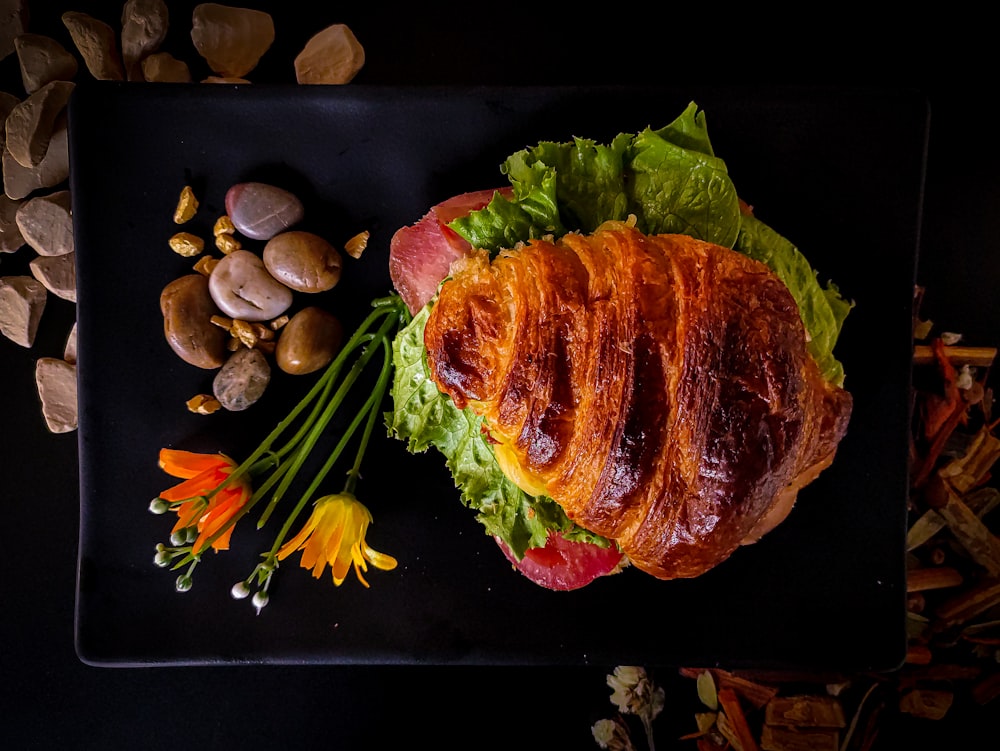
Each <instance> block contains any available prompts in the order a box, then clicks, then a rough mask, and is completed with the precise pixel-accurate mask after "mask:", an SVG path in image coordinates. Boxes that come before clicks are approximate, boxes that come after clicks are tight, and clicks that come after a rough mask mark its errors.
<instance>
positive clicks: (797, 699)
mask: <svg viewBox="0 0 1000 751" xmlns="http://www.w3.org/2000/svg"><path fill="white" fill-rule="evenodd" d="M764 722H765V723H767V724H769V725H786V726H789V725H791V726H795V727H813V728H842V727H844V726H845V725H846V724H847V722H846V719H845V718H844V708H843V707H842V706H841V704H840V700H839V699H837V697H835V696H822V695H817V696H811V695H805V694H803V695H797V696H776V697H774V698H773V699H771V701H769V702H768V703H767V707H766V708H765V710H764Z"/></svg>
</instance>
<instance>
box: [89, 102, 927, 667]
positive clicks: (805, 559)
mask: <svg viewBox="0 0 1000 751" xmlns="http://www.w3.org/2000/svg"><path fill="white" fill-rule="evenodd" d="M692 100H693V101H696V102H697V103H698V105H699V106H701V107H702V108H703V109H704V111H705V113H706V116H707V121H708V129H709V135H710V137H711V138H712V142H713V146H714V147H715V151H716V153H717V155H719V156H720V157H721V158H722V159H724V160H725V161H726V163H727V166H728V168H729V172H730V175H731V176H732V178H733V181H734V183H735V184H736V186H737V189H738V190H739V192H740V195H741V197H742V198H743V199H744V200H746V201H747V202H748V203H750V204H751V205H752V206H754V209H755V212H756V214H757V216H759V217H760V218H761V219H762V220H764V221H765V222H767V223H768V224H770V225H771V226H772V227H774V228H775V229H777V230H778V231H779V232H781V233H782V234H784V235H785V236H786V237H788V238H789V239H790V240H792V242H794V243H795V244H796V245H797V246H798V247H799V248H800V249H801V250H802V251H803V252H804V253H805V254H806V256H807V257H808V258H809V259H810V260H811V261H812V263H813V266H814V268H816V269H817V271H818V274H819V275H820V280H821V281H822V282H825V281H826V280H827V279H832V280H834V281H835V282H836V283H837V284H838V285H839V287H840V289H841V291H842V293H843V294H844V295H845V296H846V297H848V298H851V299H853V300H855V301H856V303H857V304H856V307H855V309H854V310H853V311H852V313H851V314H850V316H849V317H848V320H847V323H846V325H845V327H844V331H843V334H842V337H841V342H840V344H839V346H838V350H837V354H838V356H839V357H840V359H841V360H842V362H843V363H844V366H845V369H846V373H847V381H846V387H847V388H848V390H850V391H851V392H852V394H853V396H854V399H855V406H854V414H853V417H852V421H851V425H850V429H849V432H848V435H847V436H846V438H845V439H844V441H843V443H842V444H841V447H840V451H839V454H838V456H837V459H836V461H835V463H834V465H833V467H831V468H830V469H829V470H827V471H826V472H824V473H823V475H822V476H821V477H820V478H819V479H818V480H817V481H816V482H814V483H813V484H812V485H810V486H808V487H807V488H806V489H805V490H804V491H803V492H802V493H801V494H800V497H799V501H798V504H797V506H796V508H795V509H794V511H793V512H792V514H791V516H790V517H789V518H788V519H787V520H786V521H785V522H784V523H783V524H782V525H781V526H780V527H779V528H778V529H776V530H775V531H774V532H772V533H771V534H770V535H768V536H767V537H766V538H765V539H764V540H763V541H761V542H760V543H758V544H756V545H753V546H750V547H746V548H742V549H740V550H738V551H737V552H736V553H735V554H734V555H733V557H732V558H731V559H729V560H728V561H726V562H725V563H723V564H722V565H720V566H718V567H717V568H716V569H714V570H712V571H710V572H709V573H707V574H705V575H703V576H702V577H700V578H697V579H693V580H682V581H672V582H665V581H658V580H655V579H653V578H651V577H649V576H646V575H643V574H641V573H639V572H638V571H636V570H626V571H625V572H623V573H621V574H619V575H617V576H612V577H605V578H603V579H600V580H598V581H596V582H594V583H593V584H591V585H590V586H588V587H586V588H584V589H581V590H578V591H573V592H552V591H548V590H545V589H542V588H540V587H538V586H536V585H533V584H531V583H530V582H529V581H528V580H526V579H525V578H523V577H521V576H520V575H518V574H517V573H515V572H513V571H512V570H511V567H510V565H509V564H508V562H507V561H506V559H505V558H504V556H503V555H502V554H501V553H500V551H499V549H498V548H497V546H496V545H495V544H494V542H493V541H492V540H491V539H489V538H488V537H487V536H486V535H485V534H483V531H482V528H481V527H480V526H479V524H478V523H477V522H476V521H475V520H474V518H473V515H472V513H471V512H470V511H468V510H467V509H465V508H464V507H463V506H462V505H461V503H460V502H459V498H458V493H457V491H456V490H455V488H454V485H453V483H452V481H451V478H450V476H449V475H448V473H447V471H446V469H445V468H444V464H443V461H442V460H441V458H440V456H438V455H437V454H435V453H433V452H431V453H427V454H423V455H416V456H414V455H410V454H408V453H407V451H406V449H405V447H404V445H403V444H402V443H401V442H399V441H395V440H393V439H391V438H389V437H388V436H387V435H385V431H383V430H377V431H376V435H375V439H374V441H373V444H372V448H371V450H370V452H369V455H368V456H367V458H366V463H365V467H364V477H363V479H362V481H361V484H360V486H359V491H358V492H359V496H360V498H361V499H362V500H363V501H364V502H365V503H366V504H367V505H368V506H369V508H371V509H372V512H373V514H374V518H375V521H374V524H373V525H372V527H371V528H370V530H369V542H370V543H371V544H372V546H373V547H375V548H376V549H378V550H382V551H385V552H388V553H390V554H392V555H394V556H395V557H397V558H398V560H399V567H398V568H397V569H396V570H395V571H393V572H390V573H386V572H380V571H374V570H372V571H370V572H369V575H368V580H369V582H370V583H371V588H370V589H365V588H364V587H362V586H361V585H360V584H359V583H358V582H357V581H356V580H355V579H354V578H353V577H351V578H349V579H348V580H347V581H346V582H345V583H344V585H343V586H341V587H339V588H337V587H334V586H333V584H332V582H331V581H330V580H329V578H327V577H324V579H323V580H320V581H316V580H314V579H312V578H311V577H310V575H309V572H307V571H305V570H303V569H301V568H299V567H298V565H297V556H295V557H293V558H291V559H289V560H288V561H287V562H286V564H284V565H283V566H282V567H281V569H280V570H279V572H278V573H277V575H276V577H275V581H274V584H273V586H272V588H271V604H269V605H268V607H267V608H265V609H264V610H263V611H262V612H261V614H260V615H258V616H255V615H254V611H253V608H252V607H251V606H250V603H249V602H247V601H236V600H233V599H231V598H230V596H229V590H230V587H231V586H232V585H233V584H234V583H235V582H237V581H239V580H241V579H243V578H245V577H246V576H247V575H248V574H249V573H250V571H251V570H252V569H253V566H254V565H255V564H256V562H257V560H258V557H257V556H258V554H259V553H261V552H263V551H264V550H266V549H267V548H269V547H270V545H271V542H272V540H273V536H274V534H275V531H276V529H277V526H278V524H279V523H280V519H278V520H276V521H272V522H270V523H269V525H268V526H265V527H264V528H263V529H262V530H257V529H255V527H254V524H253V523H252V522H250V523H247V522H246V521H245V522H243V523H241V525H239V526H238V527H237V528H236V531H235V533H234V535H233V541H232V542H233V544H232V549H231V550H230V551H228V552H223V553H218V554H215V553H210V554H207V555H206V556H204V560H203V561H202V563H201V564H200V566H199V568H198V570H197V572H196V574H195V579H194V586H193V588H192V589H191V590H190V591H189V592H187V593H184V594H180V593H177V592H175V591H174V579H175V576H176V574H175V573H171V572H170V571H167V570H163V569H160V568H157V567H155V566H154V565H153V554H154V546H155V545H156V543H158V542H164V541H166V539H167V537H168V535H169V528H170V526H171V522H170V520H169V519H167V518H166V517H159V516H155V515H153V514H151V513H149V511H148V510H147V506H148V503H149V501H150V499H152V498H154V497H155V496H156V495H157V494H158V493H159V492H160V491H162V490H163V489H165V488H166V487H168V486H169V485H171V484H173V482H174V481H173V480H172V479H171V478H169V477H168V476H167V475H165V474H164V473H163V472H162V471H160V470H159V468H158V467H157V454H158V451H159V449H160V448H161V447H175V448H188V449H192V450H197V451H211V452H214V451H223V452H226V453H229V454H231V455H233V456H236V457H237V458H239V457H241V456H244V455H245V454H246V452H247V451H249V450H250V449H251V448H252V447H253V446H254V445H255V444H256V442H257V441H258V440H259V439H260V438H262V437H263V436H264V435H265V434H266V433H267V431H269V430H270V428H271V427H272V425H273V424H274V422H275V421H276V420H277V419H278V418H279V417H280V416H281V415H282V414H283V412H284V410H285V409H287V408H288V406H290V405H291V404H292V403H294V401H296V400H297V399H298V398H299V397H300V396H301V395H302V394H304V393H305V391H306V389H307V387H308V385H311V383H312V380H311V379H310V377H309V376H299V377H297V378H293V377H291V376H287V377H283V374H280V373H279V374H277V375H276V376H275V378H274V381H273V382H272V384H271V386H270V387H269V389H268V392H267V393H266V394H265V397H264V399H263V400H262V401H261V402H260V403H258V404H257V405H254V406H253V407H252V408H251V409H249V410H246V411H245V412H241V413H224V414H216V415H213V416H211V417H206V416H199V415H193V414H190V413H188V412H187V410H186V408H185V406H184V403H185V401H186V400H187V399H188V398H189V397H190V396H192V395H194V394H196V393H199V392H204V391H207V390H210V388H211V374H210V373H208V372H206V371H200V370H197V369H195V368H193V367H191V366H188V365H186V364H185V363H183V362H182V361H180V360H179V359H178V358H177V357H176V356H175V355H174V354H173V353H172V352H171V351H170V350H169V348H168V346H167V344H166V342H165V341H164V338H163V335H162V318H161V315H160V311H159V294H160V291H161V290H162V288H163V287H164V286H165V285H166V284H167V283H168V282H169V281H171V280H172V279H173V278H175V277H177V276H178V275H180V274H181V273H185V272H187V271H188V270H189V269H190V262H189V261H188V260H185V259H183V258H180V257H179V256H177V255H176V254H174V253H173V252H171V250H170V249H169V247H168V246H167V239H168V238H169V237H170V236H171V235H172V234H173V233H174V232H176V231H177V229H178V228H177V226H176V225H174V224H173V221H172V215H173V210H174V207H175V205H176V202H177V197H178V195H179V193H180V190H181V188H182V187H183V186H184V185H186V184H190V185H192V186H193V187H194V188H195V191H196V193H197V194H198V196H199V198H200V199H201V202H202V203H201V208H200V210H199V214H198V216H197V217H196V219H195V220H194V221H193V222H192V224H191V225H190V226H189V227H188V229H191V230H192V231H196V232H200V233H201V234H203V236H206V237H209V238H211V225H212V223H213V222H214V220H215V218H217V217H218V216H219V215H221V214H222V213H223V212H224V210H225V209H224V205H223V198H224V194H225V191H226V189H227V188H228V187H229V186H230V185H232V184H234V183H237V182H241V181H246V180H263V181H265V182H272V183H275V184H278V185H282V186H283V187H286V188H289V189H291V190H292V191H293V192H295V193H297V194H298V195H299V196H300V197H301V198H302V200H303V202H304V203H305V206H306V218H305V219H304V221H303V224H302V225H301V226H302V228H303V229H311V230H313V231H316V232H318V233H320V234H324V235H325V236H326V237H328V238H329V239H331V241H333V242H334V243H335V244H342V243H343V242H344V241H345V240H346V239H347V238H349V237H350V236H352V235H353V234H354V233H356V232H358V231H360V230H362V229H367V230H370V232H371V239H370V242H369V245H368V248H367V250H366V252H365V253H364V255H363V256H362V257H361V259H359V260H357V261H355V260H353V259H347V261H348V263H347V264H346V267H345V272H344V277H343V280H342V281H341V283H340V284H339V285H338V286H337V287H336V288H335V289H334V290H332V291H330V292H329V293H324V297H323V304H325V305H328V306H329V307H331V309H333V310H334V311H335V312H337V313H338V314H339V315H341V317H342V318H343V320H344V322H345V325H346V326H347V328H348V329H351V328H352V327H353V325H354V324H356V323H357V322H358V321H359V320H360V318H361V317H362V316H363V315H364V314H365V313H366V312H367V309H368V303H369V301H370V300H371V299H372V298H374V297H377V296H380V295H383V294H385V293H387V292H389V291H390V282H389V277H388V270H387V258H388V248H389V239H390V237H391V235H392V233H393V232H394V231H395V230H396V229H397V228H398V227H400V226H403V225H406V224H410V223H412V222H414V221H416V220H417V219H419V218H420V217H421V216H422V215H423V214H424V212H426V211H427V209H428V208H429V207H430V206H431V205H433V204H434V203H437V202H438V201H441V200H443V199H445V198H448V197H449V196H451V195H453V194H457V193H461V192H465V191H470V190H477V189H481V188H491V187H496V186H499V185H503V184H506V179H505V178H504V177H503V176H502V175H501V174H500V171H499V165H500V164H501V162H502V161H503V160H504V158H505V157H506V156H507V155H508V154H510V153H511V152H513V151H515V150H517V149H520V148H523V147H525V146H529V145H532V144H534V143H536V142H538V141H540V140H554V141H563V140H568V139H570V138H572V137H573V136H580V137H584V138H590V139H593V140H596V141H598V142H606V141H609V140H610V139H611V138H612V137H614V136H615V135H616V134H618V133H619V132H636V131H638V130H641V129H643V128H644V127H646V126H651V127H653V128H658V127H661V126H663V125H665V124H667V123H668V122H670V121H671V120H673V119H674V118H675V117H676V116H677V115H678V114H679V113H680V112H681V111H682V110H683V109H684V107H685V106H686V105H687V104H688V102H689V101H692ZM927 127H928V111H927V106H926V102H925V101H924V99H923V97H922V96H920V95H919V94H918V93H916V92H910V91H881V90H857V89H811V88H809V89H805V88H795V89H787V88H785V89H757V88H752V87H740V88H718V87H710V88H708V87H695V88H683V87H664V88H649V87H642V88H629V87H622V88H619V87H601V88H593V87H573V86H566V87H556V88H553V87H544V88H543V87H521V88H506V87H505V88H500V87H496V88H486V87H463V88H454V87H448V88H446V87H410V88H398V87H379V86H367V87H366V86H354V85H351V86H343V87H306V86H301V87H297V86H278V85H275V86H268V85H253V86H224V85H216V86H208V85H205V86H197V85H183V84H179V85H173V84H150V85H146V84H136V83H130V84H121V83H111V82H94V83H92V84H85V85H81V86H79V87H78V90H77V91H76V93H75V94H74V96H73V99H72V101H71V103H70V133H71V141H70V155H71V190H72V194H73V211H74V221H75V225H76V233H77V234H76V244H77V256H78V284H79V298H78V316H79V352H80V354H79V386H80V429H79V446H80V463H81V466H80V473H81V488H80V492H81V498H80V501H81V515H80V519H81V529H80V550H79V581H78V592H77V618H76V645H77V652H78V655H79V657H80V659H81V660H83V661H84V662H87V663H89V664H94V665H115V666H140V665H168V664H220V663H282V664H298V663H303V664H305V663H317V664H324V663H326V664H333V663H341V664H346V663H353V664H480V665H490V664H494V665H499V664H524V665H527V664H551V665H582V664H628V663H631V664H646V665H723V666H728V667H732V668H738V667H753V668H761V669H786V668H792V669H833V670H858V669H890V668H893V667H895V666H897V665H898V664H899V663H900V662H901V660H902V658H903V654H904V651H905V632H904V613H905V608H904V598H905V571H904V536H905V518H906V517H905V506H906V496H907V486H908V475H907V445H908V436H909V419H910V408H909V387H910V363H911V358H910V353H911V345H912V342H911V338H910V332H911V302H912V296H913V287H914V278H915V267H916V259H917V247H918V239H919V226H920V211H921V200H922V189H923V176H924V162H925V146H926V138H927ZM345 470H346V466H345ZM339 477H342V476H341V475H338V473H337V472H334V473H333V475H332V476H331V478H332V479H330V480H328V484H329V485H330V487H329V489H328V490H327V491H326V492H335V491H336V490H339V483H340V480H339ZM279 515H280V512H279Z"/></svg>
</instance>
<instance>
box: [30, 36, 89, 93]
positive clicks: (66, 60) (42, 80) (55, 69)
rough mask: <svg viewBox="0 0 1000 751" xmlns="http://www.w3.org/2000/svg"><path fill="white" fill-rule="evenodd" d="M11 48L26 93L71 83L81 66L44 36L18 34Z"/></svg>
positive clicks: (66, 51) (58, 45) (51, 39)
mask: <svg viewBox="0 0 1000 751" xmlns="http://www.w3.org/2000/svg"><path fill="white" fill-rule="evenodd" d="M14 48H15V49H16V50H17V61H18V64H19V65H20V66H21V82H22V83H23V84H24V90H25V91H26V92H27V93H28V94H34V93H35V92H36V91H38V90H39V89H40V88H42V87H43V86H44V85H45V84H47V83H50V82H52V81H72V80H73V77H74V76H75V75H76V72H77V70H79V67H80V66H79V63H77V61H76V58H75V57H74V56H73V54H72V53H71V52H69V50H67V49H66V48H65V47H63V46H62V45H61V44H60V43H59V42H58V41H57V40H56V39H53V38H52V37H50V36H45V35H44V34H21V36H19V37H18V38H17V39H15V40H14Z"/></svg>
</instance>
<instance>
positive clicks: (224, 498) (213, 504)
mask: <svg viewBox="0 0 1000 751" xmlns="http://www.w3.org/2000/svg"><path fill="white" fill-rule="evenodd" d="M236 466H237V465H236V462H234V461H233V460H232V459H230V458H229V457H228V456H225V455H224V454H198V453H195V452H193V451H179V450H176V449H161V450H160V468H161V469H162V470H163V471H164V472H166V473H167V474H169V475H171V476H173V477H179V478H181V479H182V480H183V482H180V483H178V484H177V485H174V486H173V487H172V488H169V489H168V490H165V491H164V492H162V493H160V498H162V499H163V500H165V501H168V502H169V503H177V502H181V503H180V505H179V506H177V508H176V511H177V524H175V525H174V528H173V531H174V532H177V531H179V530H182V529H186V528H187V527H190V526H192V525H194V524H197V528H198V539H196V540H195V543H194V545H193V547H192V552H193V553H195V554H197V553H199V552H201V550H202V549H203V548H204V547H205V544H206V542H207V541H208V540H209V538H211V537H212V535H214V534H216V533H217V532H218V531H219V530H220V529H222V528H223V527H225V526H226V525H227V524H228V523H229V522H230V520H232V518H233V517H234V516H236V515H237V514H238V513H239V512H240V510H241V509H242V508H243V506H244V505H245V504H246V502H247V500H248V499H249V498H250V495H251V489H250V483H249V482H247V480H246V478H244V477H239V478H237V479H236V480H235V481H233V482H230V483H228V484H227V485H226V486H225V487H224V488H222V489H221V490H216V489H217V488H218V487H219V486H220V485H221V484H222V483H223V482H224V481H226V480H227V479H228V478H229V476H230V475H231V474H232V472H233V470H234V469H235V468H236ZM232 533H233V527H229V528H228V529H227V530H226V531H225V532H223V533H222V534H220V535H219V536H218V538H217V539H216V540H214V541H213V542H212V547H213V548H215V549H216V550H228V549H229V538H230V537H231V536H232Z"/></svg>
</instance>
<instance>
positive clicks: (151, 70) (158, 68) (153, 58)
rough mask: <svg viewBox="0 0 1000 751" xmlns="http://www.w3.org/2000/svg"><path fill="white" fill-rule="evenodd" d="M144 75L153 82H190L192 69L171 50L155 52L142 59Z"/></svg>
mask: <svg viewBox="0 0 1000 751" xmlns="http://www.w3.org/2000/svg"><path fill="white" fill-rule="evenodd" d="M142 77H143V78H144V79H145V80H146V81H151V82H153V83H190V82H191V70H190V69H189V68H188V64H187V63H186V62H184V61H183V60H178V59H177V58H175V57H174V56H173V55H171V54H170V53H169V52H154V53H153V54H152V55H149V56H147V57H144V58H143V59H142Z"/></svg>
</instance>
